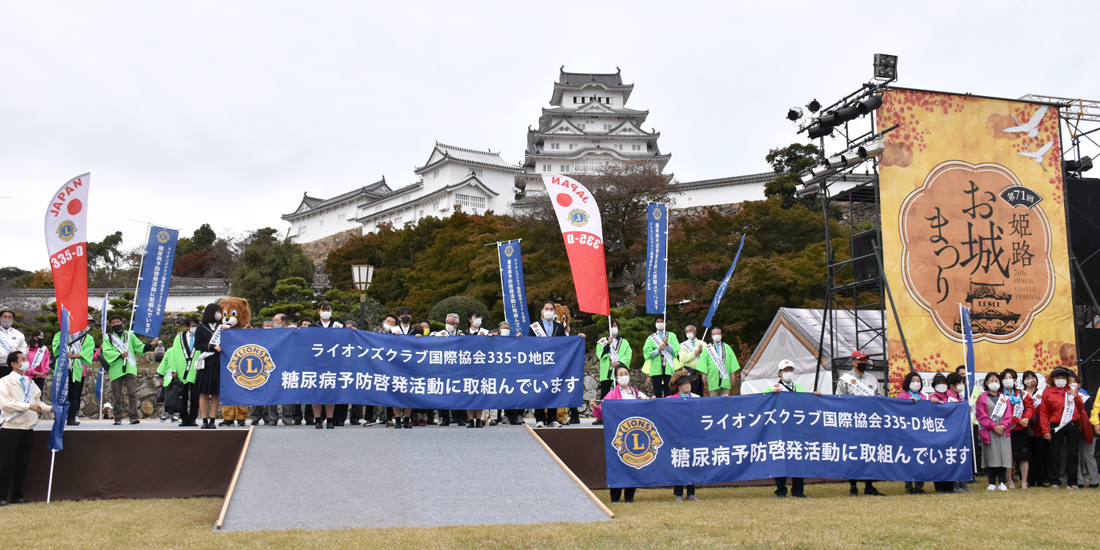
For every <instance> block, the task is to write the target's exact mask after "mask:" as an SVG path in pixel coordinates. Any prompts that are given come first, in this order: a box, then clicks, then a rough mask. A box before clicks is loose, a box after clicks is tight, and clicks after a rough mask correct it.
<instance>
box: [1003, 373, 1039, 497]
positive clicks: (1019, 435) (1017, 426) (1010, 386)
mask: <svg viewBox="0 0 1100 550" xmlns="http://www.w3.org/2000/svg"><path fill="white" fill-rule="evenodd" d="M1019 379H1020V376H1019V375H1018V374H1016V371H1014V370H1012V369H1005V370H1004V371H1003V372H1001V391H1003V392H1004V394H1005V395H1006V396H1008V406H1009V407H1011V408H1012V425H1011V426H1009V437H1010V439H1011V440H1012V461H1013V462H1014V463H1015V465H1016V467H1017V469H1018V471H1019V473H1020V487H1021V488H1022V489H1027V475H1028V473H1029V472H1028V466H1029V461H1030V460H1031V449H1030V447H1029V443H1030V441H1031V437H1030V436H1029V435H1028V433H1027V427H1028V426H1029V425H1031V422H1032V421H1033V420H1034V417H1035V404H1034V402H1033V401H1032V400H1031V396H1030V395H1028V394H1027V392H1025V391H1024V390H1023V388H1021V386H1023V384H1022V383H1017V380H1019ZM1012 473H1013V469H1012V468H1009V469H1008V488H1009V489H1015V488H1016V483H1015V482H1014V481H1013V479H1012Z"/></svg>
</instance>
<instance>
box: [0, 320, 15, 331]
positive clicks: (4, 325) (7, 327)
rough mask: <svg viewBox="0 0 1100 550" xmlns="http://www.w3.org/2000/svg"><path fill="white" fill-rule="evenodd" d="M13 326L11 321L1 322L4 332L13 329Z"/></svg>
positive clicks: (0, 325)
mask: <svg viewBox="0 0 1100 550" xmlns="http://www.w3.org/2000/svg"><path fill="white" fill-rule="evenodd" d="M11 324H12V320H11V319H4V320H3V321H0V327H4V330H7V329H9V328H11Z"/></svg>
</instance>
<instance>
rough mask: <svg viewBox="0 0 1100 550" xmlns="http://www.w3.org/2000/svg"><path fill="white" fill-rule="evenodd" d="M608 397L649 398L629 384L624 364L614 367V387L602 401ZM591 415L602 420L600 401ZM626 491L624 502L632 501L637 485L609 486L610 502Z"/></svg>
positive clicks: (628, 374)
mask: <svg viewBox="0 0 1100 550" xmlns="http://www.w3.org/2000/svg"><path fill="white" fill-rule="evenodd" d="M608 399H649V398H648V397H646V395H645V394H644V393H642V392H640V391H638V390H637V389H635V388H634V386H631V385H630V369H628V368H627V367H626V365H619V367H618V368H616V369H615V387H614V388H612V389H611V391H609V392H607V395H605V396H604V398H603V401H607V400H608ZM592 416H595V417H596V418H598V419H600V420H603V403H600V404H599V405H597V406H596V408H595V409H594V410H593V411H592ZM624 490H625V491H626V502H634V492H635V491H636V490H637V487H625V488H622V487H612V488H611V502H619V498H620V497H622V496H623V491H624Z"/></svg>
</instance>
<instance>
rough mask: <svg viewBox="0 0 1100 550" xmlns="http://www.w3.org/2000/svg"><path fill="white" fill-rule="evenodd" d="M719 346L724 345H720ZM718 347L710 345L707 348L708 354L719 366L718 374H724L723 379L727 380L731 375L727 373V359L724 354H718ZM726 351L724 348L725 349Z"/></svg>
mask: <svg viewBox="0 0 1100 550" xmlns="http://www.w3.org/2000/svg"><path fill="white" fill-rule="evenodd" d="M718 345H719V346H720V345H722V344H718ZM717 347H718V346H715V345H714V344H710V345H708V346H707V353H709V354H710V359H711V360H712V361H714V364H715V365H718V372H720V373H722V379H723V380H725V379H727V378H729V377H730V373H728V372H726V359H725V355H724V353H718V350H717V349H716V348H717ZM723 349H724V348H723Z"/></svg>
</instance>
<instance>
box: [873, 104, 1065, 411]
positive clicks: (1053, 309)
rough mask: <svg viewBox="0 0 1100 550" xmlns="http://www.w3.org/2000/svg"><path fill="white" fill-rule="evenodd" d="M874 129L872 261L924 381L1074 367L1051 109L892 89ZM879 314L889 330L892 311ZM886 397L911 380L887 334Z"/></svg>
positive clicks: (896, 345) (1055, 128)
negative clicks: (964, 317)
mask: <svg viewBox="0 0 1100 550" xmlns="http://www.w3.org/2000/svg"><path fill="white" fill-rule="evenodd" d="M878 116H879V127H880V128H889V127H890V126H893V125H895V124H896V125H898V128H897V129H895V130H893V131H891V132H890V133H888V134H887V135H886V138H885V145H886V150H885V152H884V153H883V155H882V157H881V160H880V164H879V183H880V191H879V193H880V200H881V207H882V240H883V263H884V269H885V270H886V277H887V281H888V282H889V284H890V288H891V289H892V290H893V295H894V301H895V305H896V307H897V313H898V317H900V319H901V325H902V329H903V330H904V332H905V338H906V340H907V342H908V344H909V351H910V353H911V354H912V360H913V367H914V368H915V369H916V370H917V371H921V372H944V371H951V370H954V368H955V367H957V366H959V365H961V364H962V363H963V360H964V351H963V348H964V346H963V344H962V342H963V331H962V327H961V320H960V313H959V305H960V304H962V305H965V306H967V307H968V308H970V311H971V319H970V324H971V328H972V330H973V334H974V342H975V350H974V355H975V361H976V369H977V370H978V371H979V372H985V371H1000V370H1002V369H1005V368H1010V367H1011V368H1013V369H1015V370H1016V371H1018V372H1023V371H1026V370H1034V371H1037V372H1041V373H1049V372H1050V371H1051V370H1052V369H1053V368H1054V367H1056V366H1068V367H1071V368H1076V365H1077V357H1076V355H1077V353H1076V347H1075V338H1074V328H1073V309H1072V304H1073V301H1072V296H1071V287H1070V277H1069V256H1068V245H1067V239H1066V219H1065V207H1064V204H1063V200H1064V195H1063V188H1062V163H1061V157H1060V152H1061V144H1060V142H1059V122H1058V110H1057V108H1056V107H1054V106H1047V105H1041V104H1036V103H1029V102H1023V101H1014V100H1006V99H990V98H981V97H973V96H964V95H956V94H947V93H936V92H926V91H917V90H906V89H891V90H888V91H887V92H886V93H885V94H884V96H883V105H882V108H881V109H880V110H879V112H878ZM887 319H888V320H889V322H890V324H891V325H893V324H894V316H893V312H891V311H888V312H887ZM888 349H889V355H890V356H889V364H890V366H889V368H890V391H891V393H892V394H894V395H896V394H897V393H898V391H899V390H900V389H901V388H900V386H901V381H902V378H903V377H904V375H905V374H906V373H907V372H908V371H909V365H908V363H907V361H906V358H905V351H904V349H903V347H902V345H901V340H900V338H899V337H898V333H897V331H895V330H891V331H890V334H889V347H888Z"/></svg>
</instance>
